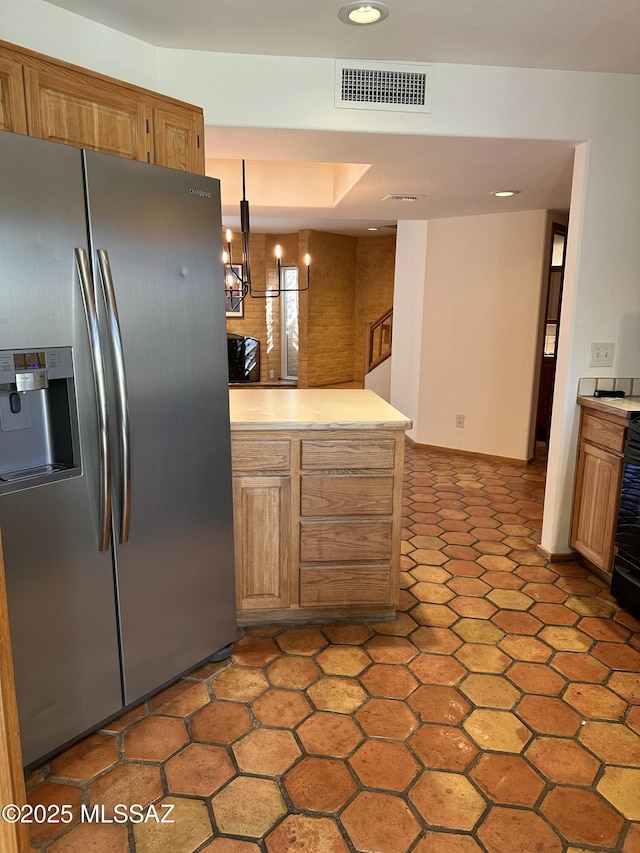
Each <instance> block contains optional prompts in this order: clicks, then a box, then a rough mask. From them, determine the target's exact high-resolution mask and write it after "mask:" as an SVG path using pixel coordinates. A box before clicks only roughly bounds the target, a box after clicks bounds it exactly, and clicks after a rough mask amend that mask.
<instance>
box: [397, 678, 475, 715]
mask: <svg viewBox="0 0 640 853" xmlns="http://www.w3.org/2000/svg"><path fill="white" fill-rule="evenodd" d="M408 702H409V705H411V707H412V708H413V710H414V711H416V712H417V713H418V714H419V715H420V719H421V720H423V721H424V722H431V723H447V724H449V725H456V724H457V723H459V722H460V720H462V719H463V717H464V716H465V715H466V714H467V713H468V712H469V711H470V710H471V705H469V703H468V702H467V701H466V699H464V697H463V696H461V695H460V693H458V691H457V690H455V689H454V688H453V687H444V686H442V685H439V684H423V685H421V686H420V687H418V689H417V690H415V691H414V692H413V693H412V694H411V696H410V697H409V699H408Z"/></svg>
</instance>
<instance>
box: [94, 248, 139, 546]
mask: <svg viewBox="0 0 640 853" xmlns="http://www.w3.org/2000/svg"><path fill="white" fill-rule="evenodd" d="M97 255H98V268H99V269H100V279H101V282H102V292H103V294H104V302H105V306H106V309H107V321H108V326H109V334H110V336H111V357H112V360H113V373H114V377H115V386H116V398H117V406H118V432H119V435H120V460H121V463H122V470H121V474H120V476H121V486H122V495H121V501H120V536H119V542H120V544H121V545H124V544H125V543H126V542H128V541H129V522H130V519H131V429H130V425H129V394H128V391H127V374H126V370H125V365H124V350H123V347H122V335H121V333H120V318H119V317H118V304H117V302H116V292H115V288H114V286H113V275H112V273H111V264H110V263H109V255H108V253H107V251H106V250H105V249H98V251H97Z"/></svg>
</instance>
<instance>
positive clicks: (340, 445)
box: [229, 388, 411, 625]
mask: <svg viewBox="0 0 640 853" xmlns="http://www.w3.org/2000/svg"><path fill="white" fill-rule="evenodd" d="M229 397H230V405H231V452H232V467H233V491H234V498H233V500H234V528H235V560H236V607H237V613H238V622H239V624H241V625H248V624H258V623H263V622H278V623H283V622H303V621H309V620H325V619H333V618H336V619H345V618H372V619H386V618H392V617H393V616H394V614H395V609H396V606H397V601H398V591H399V586H398V582H399V571H400V538H401V537H400V530H401V512H402V471H403V465H404V433H405V430H406V429H408V428H410V426H411V421H410V420H409V419H408V418H407V417H406V416H405V415H402V414H401V413H400V412H398V411H397V410H396V409H394V408H393V407H392V406H390V405H389V404H388V403H387V402H385V401H384V400H382V399H381V398H380V397H378V396H377V394H374V393H373V392H372V391H368V390H359V389H304V390H298V389H282V388H278V389H275V388H251V389H249V388H231V389H230V392H229Z"/></svg>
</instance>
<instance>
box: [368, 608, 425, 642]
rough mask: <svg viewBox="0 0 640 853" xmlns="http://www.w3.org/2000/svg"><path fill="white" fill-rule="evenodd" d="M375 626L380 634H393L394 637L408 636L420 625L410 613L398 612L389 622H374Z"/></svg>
mask: <svg viewBox="0 0 640 853" xmlns="http://www.w3.org/2000/svg"><path fill="white" fill-rule="evenodd" d="M372 627H373V628H375V630H376V631H377V632H378V634H391V635H392V636H394V637H407V636H408V635H409V634H410V633H411V632H412V631H415V629H416V628H417V627H418V626H417V625H416V623H415V621H414V620H413V619H412V618H411V616H409V614H408V613H400V612H398V613H397V615H396V618H395V619H390V620H389V621H388V622H374V623H373V625H372Z"/></svg>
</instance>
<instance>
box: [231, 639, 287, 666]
mask: <svg viewBox="0 0 640 853" xmlns="http://www.w3.org/2000/svg"><path fill="white" fill-rule="evenodd" d="M279 654H280V649H279V648H278V646H276V644H275V643H274V642H273V640H270V639H268V638H267V637H242V639H240V640H236V641H235V643H234V644H233V654H232V655H231V660H232V661H233V662H234V663H235V664H239V665H241V666H265V664H268V663H270V662H271V661H272V660H274V659H275V658H277V657H278V655H279Z"/></svg>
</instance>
